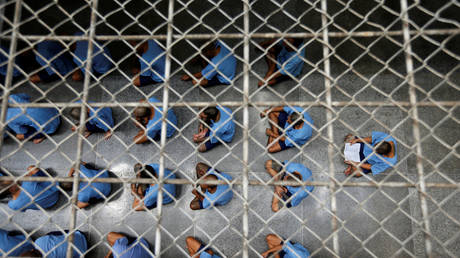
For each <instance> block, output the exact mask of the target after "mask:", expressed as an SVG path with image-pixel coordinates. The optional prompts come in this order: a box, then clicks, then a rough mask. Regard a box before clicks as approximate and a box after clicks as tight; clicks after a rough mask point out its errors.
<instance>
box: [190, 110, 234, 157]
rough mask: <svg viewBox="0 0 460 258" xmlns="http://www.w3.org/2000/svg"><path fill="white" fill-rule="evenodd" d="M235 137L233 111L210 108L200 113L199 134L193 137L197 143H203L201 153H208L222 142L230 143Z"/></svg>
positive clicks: (199, 149)
mask: <svg viewBox="0 0 460 258" xmlns="http://www.w3.org/2000/svg"><path fill="white" fill-rule="evenodd" d="M233 135H235V122H233V115H232V110H231V109H229V108H227V107H219V106H218V107H208V108H206V109H205V110H204V111H203V112H201V113H200V124H199V126H198V133H197V134H194V135H193V141H194V142H195V143H201V145H200V147H198V151H199V152H205V151H208V150H210V149H212V148H214V147H215V146H217V145H218V144H220V143H221V141H224V142H227V143H230V142H231V141H232V139H233Z"/></svg>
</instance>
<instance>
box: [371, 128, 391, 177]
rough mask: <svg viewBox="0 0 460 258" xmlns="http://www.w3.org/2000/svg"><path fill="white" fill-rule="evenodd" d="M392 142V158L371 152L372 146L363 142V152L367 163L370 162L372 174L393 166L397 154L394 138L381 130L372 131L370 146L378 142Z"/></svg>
mask: <svg viewBox="0 0 460 258" xmlns="http://www.w3.org/2000/svg"><path fill="white" fill-rule="evenodd" d="M381 141H386V142H393V144H394V146H395V155H394V157H393V158H387V157H384V156H382V155H380V154H377V153H375V154H374V153H372V151H373V150H372V148H370V147H369V146H368V145H367V144H364V149H363V154H364V156H366V158H367V160H366V161H367V163H369V164H371V165H372V166H371V171H372V174H373V175H377V174H379V173H382V172H383V171H385V170H386V169H388V168H390V167H392V166H394V165H395V164H396V162H397V161H398V155H397V154H396V140H395V139H394V138H393V137H391V136H390V135H388V134H386V133H382V132H372V146H373V147H374V146H376V145H377V144H378V143H379V142H381Z"/></svg>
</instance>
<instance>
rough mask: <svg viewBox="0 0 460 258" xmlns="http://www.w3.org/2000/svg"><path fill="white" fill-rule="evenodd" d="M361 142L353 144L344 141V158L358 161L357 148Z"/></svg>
mask: <svg viewBox="0 0 460 258" xmlns="http://www.w3.org/2000/svg"><path fill="white" fill-rule="evenodd" d="M360 147H361V144H357V143H355V144H353V145H351V144H350V143H345V151H344V152H343V154H344V156H345V160H349V161H354V162H360V161H361V158H360V157H359V149H360Z"/></svg>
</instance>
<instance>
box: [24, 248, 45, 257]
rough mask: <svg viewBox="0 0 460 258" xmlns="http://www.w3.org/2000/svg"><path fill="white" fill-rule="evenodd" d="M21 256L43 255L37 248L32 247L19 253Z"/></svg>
mask: <svg viewBox="0 0 460 258" xmlns="http://www.w3.org/2000/svg"><path fill="white" fill-rule="evenodd" d="M21 257H43V255H42V254H41V253H40V251H38V250H37V249H32V250H29V251H27V252H24V253H22V254H21Z"/></svg>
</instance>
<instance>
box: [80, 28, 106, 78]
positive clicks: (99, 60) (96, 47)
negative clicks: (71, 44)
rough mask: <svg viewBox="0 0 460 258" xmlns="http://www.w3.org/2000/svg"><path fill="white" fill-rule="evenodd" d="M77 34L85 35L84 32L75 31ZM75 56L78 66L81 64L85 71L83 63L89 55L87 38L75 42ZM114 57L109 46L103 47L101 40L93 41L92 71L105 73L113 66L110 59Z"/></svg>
mask: <svg viewBox="0 0 460 258" xmlns="http://www.w3.org/2000/svg"><path fill="white" fill-rule="evenodd" d="M75 35H76V36H79V35H83V33H82V32H79V33H75ZM75 45H76V47H75V51H74V54H75V56H74V57H73V61H74V62H75V64H76V65H77V66H79V67H80V66H81V67H80V69H81V70H82V72H84V69H85V65H84V64H83V63H84V62H85V61H86V59H87V55H88V41H87V40H79V41H77V43H76V44H75ZM111 58H112V56H111V54H110V52H109V49H108V48H107V47H102V46H101V45H100V44H99V42H94V43H93V58H92V60H91V62H92V66H91V70H92V72H96V73H98V74H104V73H106V72H108V71H109V70H110V69H111V68H112V67H113V64H112V62H111V61H110V59H111Z"/></svg>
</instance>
